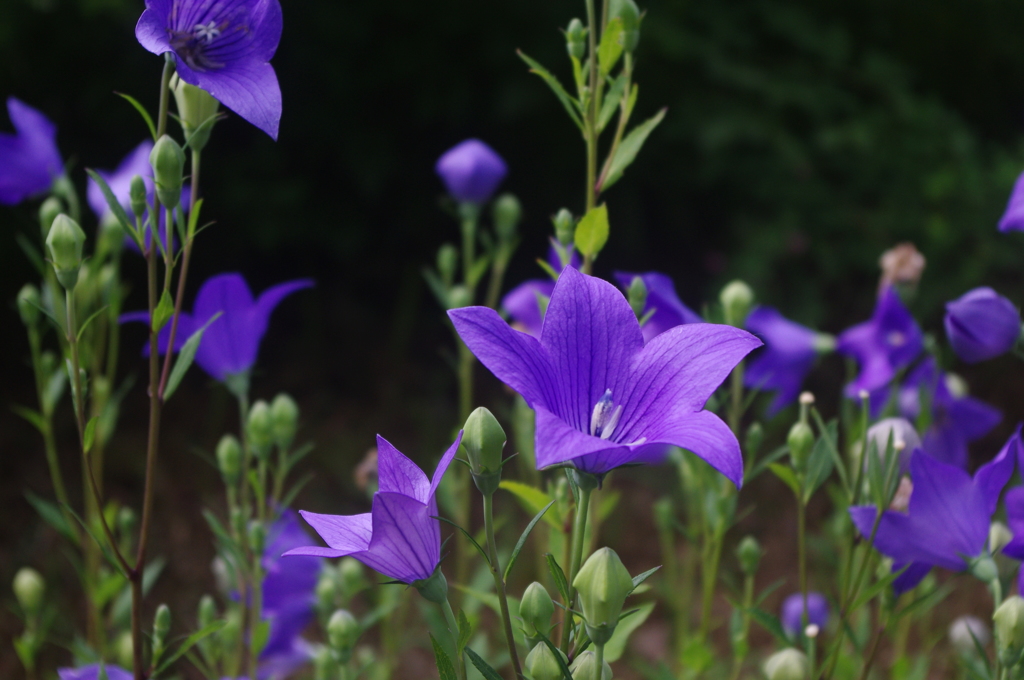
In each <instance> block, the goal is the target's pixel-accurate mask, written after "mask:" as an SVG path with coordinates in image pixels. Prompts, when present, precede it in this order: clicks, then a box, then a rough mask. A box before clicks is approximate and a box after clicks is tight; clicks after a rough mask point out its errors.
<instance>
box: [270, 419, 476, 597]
mask: <svg viewBox="0 0 1024 680" xmlns="http://www.w3.org/2000/svg"><path fill="white" fill-rule="evenodd" d="M461 441H462V432H461V431H460V432H459V436H458V437H456V438H455V442H454V443H453V444H452V445H451V446H450V447H448V450H447V451H445V453H444V455H443V456H441V462H439V463H438V464H437V468H436V469H435V470H434V477H433V478H432V479H430V480H428V479H427V476H426V475H425V474H423V471H422V470H420V468H419V466H418V465H416V463H414V462H412V461H411V460H409V459H408V458H406V457H405V456H404V455H403V454H402V453H401V452H400V451H399V450H398V449H396V448H395V447H394V446H392V445H391V444H390V443H389V442H388V441H387V440H386V439H384V438H383V437H381V436H380V435H377V456H378V457H377V475H378V477H377V479H378V483H379V488H378V491H377V493H375V494H374V495H373V507H372V508H371V509H370V512H366V513H363V514H361V515H320V514H317V513H314V512H307V511H305V510H300V511H299V512H300V513H301V514H302V518H303V519H305V520H306V521H307V522H309V525H310V526H311V527H313V528H314V529H316V532H317V533H318V534H320V537H321V538H323V539H324V541H326V542H327V545H328V546H330V547H327V548H321V547H320V546H315V545H310V546H305V547H301V548H293V549H292V550H289V551H288V552H286V553H285V555H318V556H321V557H345V556H346V555H351V556H352V557H354V558H356V559H357V560H359V561H360V562H362V563H363V564H365V565H366V566H368V567H370V568H371V569H376V570H377V571H379V572H380V573H382V574H384V575H385V576H388V577H390V578H393V579H395V580H398V581H402V582H403V583H410V584H411V583H413V582H414V581H421V580H425V579H429V578H430V577H431V575H432V574H433V573H434V570H435V569H436V568H437V565H438V563H439V562H440V561H441V526H440V522H439V521H438V520H436V519H434V517H436V516H437V499H436V498H434V494H435V493H436V492H437V486H438V484H440V483H441V478H442V477H443V476H444V473H445V471H446V470H447V469H448V466H449V465H450V464H451V462H452V459H454V458H455V452H456V451H457V450H458V448H459V443H460V442H461Z"/></svg>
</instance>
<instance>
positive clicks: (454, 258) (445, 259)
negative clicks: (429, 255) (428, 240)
mask: <svg viewBox="0 0 1024 680" xmlns="http://www.w3.org/2000/svg"><path fill="white" fill-rule="evenodd" d="M458 266H459V251H458V249H457V248H456V247H455V246H453V245H452V244H451V243H445V244H444V245H442V246H441V247H440V248H439V249H438V251H437V273H438V274H440V275H441V282H442V283H444V287H445V288H451V286H452V283H454V282H455V270H456V268H458Z"/></svg>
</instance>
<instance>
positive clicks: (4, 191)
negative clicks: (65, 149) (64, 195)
mask: <svg viewBox="0 0 1024 680" xmlns="http://www.w3.org/2000/svg"><path fill="white" fill-rule="evenodd" d="M7 113H8V114H10V116H11V124H12V125H14V129H15V130H16V131H17V134H13V135H12V134H9V133H6V132H0V203H4V204H6V205H17V204H18V203H21V202H22V201H23V200H25V199H26V198H28V197H29V196H31V195H32V194H38V193H41V192H43V191H46V190H47V189H49V188H50V187H51V186H52V185H53V181H54V180H55V179H57V178H58V177H60V176H61V175H63V174H64V164H63V162H62V161H61V158H60V151H58V150H57V126H56V125H54V124H53V123H51V122H50V120H49V119H48V118H47V117H46V116H44V115H43V114H42V113H40V112H39V111H37V110H35V109H33V108H32V107H31V106H29V105H27V104H25V103H24V102H22V101H20V100H18V99H15V98H14V97H8V98H7Z"/></svg>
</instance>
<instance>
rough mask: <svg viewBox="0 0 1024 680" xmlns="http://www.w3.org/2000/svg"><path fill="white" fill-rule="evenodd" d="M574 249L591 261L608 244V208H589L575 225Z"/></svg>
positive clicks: (602, 205) (602, 206) (603, 206)
mask: <svg viewBox="0 0 1024 680" xmlns="http://www.w3.org/2000/svg"><path fill="white" fill-rule="evenodd" d="M575 241H576V249H577V250H579V251H580V253H581V254H582V255H584V256H586V257H589V258H591V259H593V258H594V257H595V256H597V254H598V253H599V252H601V249H602V248H604V244H605V243H607V242H608V206H606V205H605V204H604V203H602V204H601V205H599V206H597V207H596V208H591V209H590V210H589V211H588V212H587V214H586V215H584V216H583V217H581V218H580V221H579V223H578V224H577V225H576V238H575Z"/></svg>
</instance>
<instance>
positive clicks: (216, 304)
mask: <svg viewBox="0 0 1024 680" xmlns="http://www.w3.org/2000/svg"><path fill="white" fill-rule="evenodd" d="M312 285H313V281H312V280H311V279H298V280H295V281H287V282H285V283H279V284H278V285H276V286H271V287H270V288H268V289H266V290H265V291H263V293H261V294H260V296H259V298H258V299H256V300H254V299H253V297H252V292H251V291H250V290H249V285H248V284H247V283H246V282H245V279H243V278H242V275H241V274H234V273H232V274H218V275H217V276H214V277H211V278H209V279H207V280H206V282H205V283H203V285H202V287H201V288H200V289H199V294H198V295H196V301H195V304H194V305H193V306H192V313H191V314H190V313H188V312H182V313H181V317H180V318H179V320H178V333H177V337H176V338H175V341H174V351H178V350H180V349H181V347H182V345H184V344H185V342H186V341H187V340H188V338H189V336H191V335H192V334H193V333H194V332H195V331H197V330H199V329H200V328H202V327H203V325H205V324H206V322H207V321H209V320H210V319H211V318H213V316H214V315H215V314H217V313H218V312H220V313H221V316H220V317H218V318H217V319H216V320H215V321H214V322H213V323H211V324H210V325H209V326H208V327H207V329H206V332H205V333H204V334H203V339H202V342H200V343H199V349H198V350H197V351H196V363H198V364H199V365H200V366H202V367H203V370H205V371H206V372H207V373H209V374H210V375H211V376H213V377H214V378H216V379H217V380H220V381H222V382H223V381H225V380H226V379H227V378H228V377H229V376H232V375H240V374H244V373H247V372H248V371H249V369H250V368H252V367H253V365H254V364H255V363H256V355H257V354H258V353H259V349H260V341H261V340H262V339H263V334H264V333H266V332H267V323H268V321H269V320H270V313H271V312H273V311H274V308H275V307H277V305H278V303H280V302H281V300H283V299H284V298H285V297H287V296H288V295H291V294H292V293H294V292H295V291H297V290H301V289H303V288H310V287H311V286H312ZM121 321H122V323H123V322H125V321H141V322H143V323H149V312H129V313H127V314H122V315H121ZM169 338H170V323H168V324H167V325H166V326H164V328H163V330H161V331H160V336H159V345H160V352H161V353H164V352H166V351H167V342H168V339H169ZM148 353H149V344H148V343H147V344H146V346H145V348H144V349H143V354H144V355H148Z"/></svg>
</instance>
